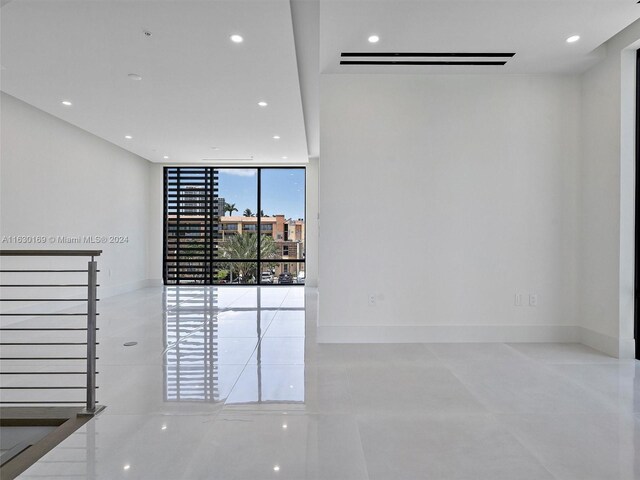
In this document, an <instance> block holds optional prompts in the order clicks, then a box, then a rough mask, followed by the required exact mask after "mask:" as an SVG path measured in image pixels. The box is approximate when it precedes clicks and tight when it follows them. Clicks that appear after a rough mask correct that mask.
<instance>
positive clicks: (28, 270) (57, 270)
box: [0, 269, 100, 273]
mask: <svg viewBox="0 0 640 480" xmlns="http://www.w3.org/2000/svg"><path fill="white" fill-rule="evenodd" d="M99 271H100V270H96V272H99ZM24 272H36V273H74V272H75V273H88V272H89V270H60V269H50V270H32V269H21V270H0V273H24Z"/></svg>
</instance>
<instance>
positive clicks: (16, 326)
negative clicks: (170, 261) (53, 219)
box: [0, 250, 102, 415]
mask: <svg viewBox="0 0 640 480" xmlns="http://www.w3.org/2000/svg"><path fill="white" fill-rule="evenodd" d="M101 253H102V250H0V257H76V258H77V257H89V258H90V260H89V261H88V262H87V267H86V269H84V268H76V266H75V265H74V267H73V268H60V265H56V268H43V267H42V263H44V261H42V262H38V265H33V267H35V268H29V265H27V266H26V267H25V266H24V265H20V266H19V267H18V268H13V267H14V266H13V265H12V266H11V267H12V268H6V269H5V268H4V266H0V274H1V276H2V277H1V280H0V282H1V283H0V292H1V293H2V294H1V295H0V306H1V307H5V306H7V305H9V306H11V305H13V306H15V308H13V309H8V310H6V311H5V310H4V309H2V310H3V311H0V335H2V337H1V338H0V348H1V349H2V352H1V353H0V362H1V364H2V366H1V368H0V393H1V394H2V398H0V404H2V405H13V406H25V405H32V406H34V405H43V406H44V405H47V406H51V405H54V404H55V405H60V406H64V405H66V406H68V405H84V406H85V407H84V410H83V412H82V413H85V414H89V415H93V414H95V413H96V412H97V411H98V410H99V409H100V408H101V407H98V406H97V402H96V389H97V388H98V387H97V386H96V375H97V374H98V372H97V371H96V360H97V356H96V346H97V345H98V343H97V339H96V331H97V330H98V328H97V327H96V323H97V322H96V320H97V316H98V315H99V314H98V312H97V308H96V305H97V302H98V301H99V299H98V298H97V290H98V288H97V287H98V286H99V285H98V283H97V274H98V272H99V270H98V266H97V262H96V260H95V258H96V257H98V256H100V254H101ZM57 260H58V259H56V260H54V262H57ZM67 274H76V276H77V274H84V275H85V277H84V278H86V283H85V281H84V280H82V281H79V279H78V278H73V279H66V280H64V281H60V278H66V277H67ZM15 276H18V277H19V278H20V279H18V280H16V279H15V278H14V277H15ZM34 277H35V280H32V279H33V278H34ZM50 278H53V280H51V281H49V279H50ZM82 288H85V289H86V290H85V292H86V295H83V296H82V297H80V298H76V295H74V294H71V295H69V296H66V295H65V296H57V295H55V292H56V291H57V290H56V289H61V291H63V292H66V291H69V289H70V290H71V291H72V292H74V291H77V289H82ZM41 289H42V290H44V292H46V293H45V294H43V293H42V290H41ZM13 292H19V293H18V294H16V295H19V296H11V295H10V293H13ZM32 292H36V293H35V295H36V296H33V295H34V294H33V293H32ZM49 292H53V293H51V294H49ZM30 293H31V295H30ZM41 295H42V296H41ZM34 308H35V311H34V310H33V309H34ZM77 310H80V311H77ZM49 317H55V318H49ZM81 317H85V318H86V324H85V325H78V324H77V321H78V320H80V319H81ZM43 319H46V322H45V324H44V326H43V325H42V324H41V323H42V320H43ZM51 322H56V324H54V325H51ZM78 334H80V335H82V337H78ZM7 337H9V338H7ZM83 347H86V352H82V350H83ZM79 349H80V350H79ZM78 362H82V363H84V362H86V369H83V368H81V367H80V366H79V364H78ZM82 363H80V365H81V364H82ZM83 376H84V377H86V382H83V383H84V384H78V382H74V381H72V380H75V379H76V378H78V377H79V378H82V377H83ZM34 378H35V381H33V379H34ZM52 379H54V380H53V381H52ZM79 390H85V393H86V398H83V399H80V398H78V397H77V396H72V395H65V394H63V392H65V393H67V392H74V391H79ZM54 391H55V392H56V397H55V398H54V397H51V396H50V393H51V392H54ZM38 392H46V396H45V397H43V396H42V395H38ZM7 397H8V398H7Z"/></svg>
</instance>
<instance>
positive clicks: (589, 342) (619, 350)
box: [577, 327, 636, 358]
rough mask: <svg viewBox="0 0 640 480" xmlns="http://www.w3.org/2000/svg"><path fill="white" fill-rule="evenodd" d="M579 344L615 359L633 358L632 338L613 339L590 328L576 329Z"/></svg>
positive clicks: (633, 341) (633, 343) (633, 342)
mask: <svg viewBox="0 0 640 480" xmlns="http://www.w3.org/2000/svg"><path fill="white" fill-rule="evenodd" d="M577 328H578V330H579V334H580V335H579V337H580V338H579V341H580V343H582V344H584V345H586V346H588V347H591V348H594V349H596V350H598V351H600V352H602V353H606V354H607V355H610V356H612V357H615V358H635V348H636V346H635V340H634V339H633V338H615V337H612V336H610V335H606V334H604V333H600V332H596V331H595V330H591V329H590V328H585V327H577Z"/></svg>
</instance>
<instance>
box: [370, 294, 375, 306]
mask: <svg viewBox="0 0 640 480" xmlns="http://www.w3.org/2000/svg"><path fill="white" fill-rule="evenodd" d="M375 304H376V294H375V293H370V294H369V305H375Z"/></svg>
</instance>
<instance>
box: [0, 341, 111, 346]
mask: <svg viewBox="0 0 640 480" xmlns="http://www.w3.org/2000/svg"><path fill="white" fill-rule="evenodd" d="M86 344H87V342H0V345H5V346H7V345H34V346H35V345H86ZM96 345H100V344H99V343H98V342H96Z"/></svg>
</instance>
